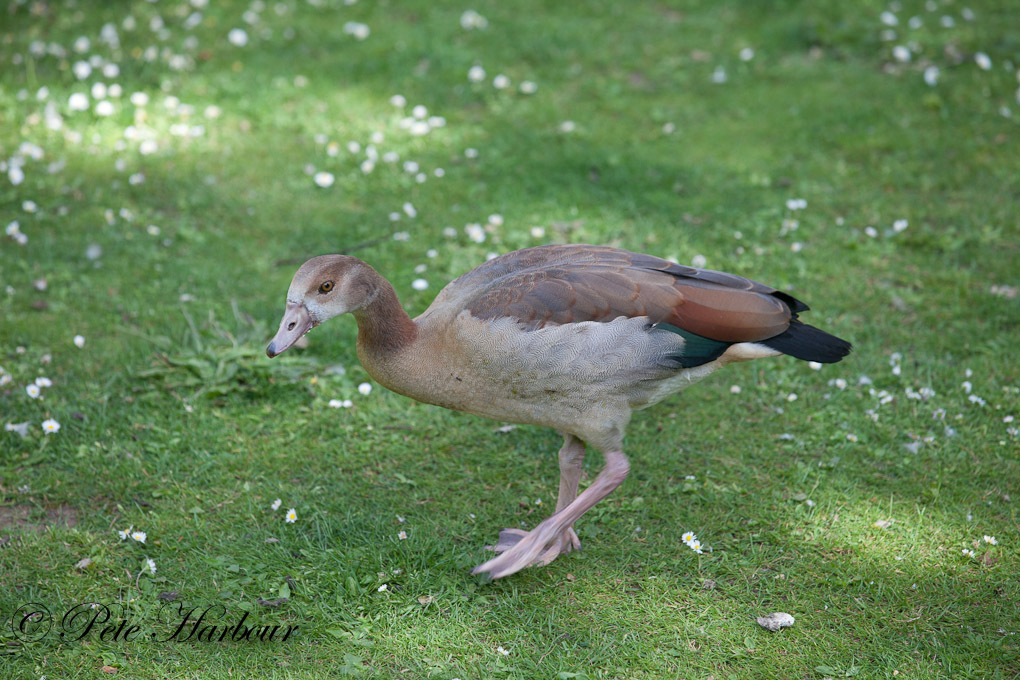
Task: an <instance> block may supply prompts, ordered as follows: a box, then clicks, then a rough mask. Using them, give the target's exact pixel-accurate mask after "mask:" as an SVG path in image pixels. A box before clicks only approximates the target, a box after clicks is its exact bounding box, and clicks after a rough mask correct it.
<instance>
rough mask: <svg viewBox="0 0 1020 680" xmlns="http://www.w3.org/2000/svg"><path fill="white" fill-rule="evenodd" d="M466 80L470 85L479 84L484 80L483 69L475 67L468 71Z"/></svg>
mask: <svg viewBox="0 0 1020 680" xmlns="http://www.w3.org/2000/svg"><path fill="white" fill-rule="evenodd" d="M468 80H470V81H471V82H472V83H480V82H482V81H483V80H485V69H484V68H482V67H481V66H478V65H475V66H472V67H471V68H469V69H468Z"/></svg>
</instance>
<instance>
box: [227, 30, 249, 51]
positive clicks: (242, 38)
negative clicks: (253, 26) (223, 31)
mask: <svg viewBox="0 0 1020 680" xmlns="http://www.w3.org/2000/svg"><path fill="white" fill-rule="evenodd" d="M227 40H229V41H230V44H231V45H233V46H235V47H244V46H245V45H247V44H248V33H246V32H245V30H244V29H243V28H232V29H230V32H229V33H227Z"/></svg>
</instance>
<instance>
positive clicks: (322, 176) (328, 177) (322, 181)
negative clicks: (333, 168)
mask: <svg viewBox="0 0 1020 680" xmlns="http://www.w3.org/2000/svg"><path fill="white" fill-rule="evenodd" d="M314 179H315V183H316V184H317V185H318V186H320V187H322V188H326V187H331V186H333V182H335V181H336V177H335V176H334V175H333V173H332V172H317V173H315V178H314Z"/></svg>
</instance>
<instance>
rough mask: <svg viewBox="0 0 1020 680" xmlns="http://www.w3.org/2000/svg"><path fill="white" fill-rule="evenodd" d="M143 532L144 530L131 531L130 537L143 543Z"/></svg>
mask: <svg viewBox="0 0 1020 680" xmlns="http://www.w3.org/2000/svg"><path fill="white" fill-rule="evenodd" d="M145 537H146V536H145V532H144V531H132V532H131V538H133V539H135V540H136V541H138V542H139V543H145Z"/></svg>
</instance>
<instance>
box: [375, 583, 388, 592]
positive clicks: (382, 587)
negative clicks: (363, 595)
mask: <svg viewBox="0 0 1020 680" xmlns="http://www.w3.org/2000/svg"><path fill="white" fill-rule="evenodd" d="M388 588H389V586H387V585H386V584H385V583H384V584H382V585H381V586H379V587H378V588H376V589H375V592H377V593H385V592H386V591H387V589H388Z"/></svg>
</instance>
